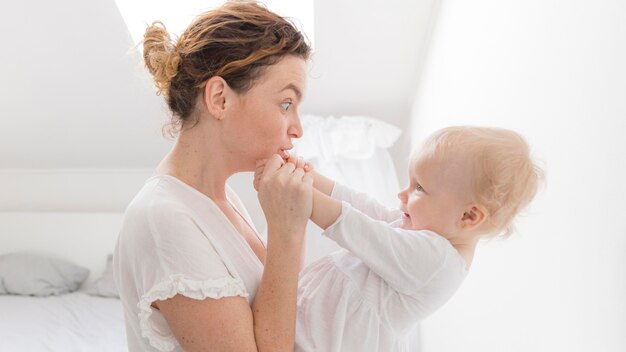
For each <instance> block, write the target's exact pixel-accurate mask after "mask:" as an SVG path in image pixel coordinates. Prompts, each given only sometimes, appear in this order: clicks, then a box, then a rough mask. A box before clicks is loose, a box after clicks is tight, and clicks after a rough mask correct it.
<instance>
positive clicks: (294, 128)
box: [287, 113, 304, 138]
mask: <svg viewBox="0 0 626 352" xmlns="http://www.w3.org/2000/svg"><path fill="white" fill-rule="evenodd" d="M287 134H289V137H291V138H300V137H302V134H304V131H303V130H302V124H301V123H300V116H299V114H297V113H295V114H293V117H292V118H291V123H290V124H289V129H288V130H287Z"/></svg>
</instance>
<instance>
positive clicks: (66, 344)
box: [0, 211, 127, 352]
mask: <svg viewBox="0 0 626 352" xmlns="http://www.w3.org/2000/svg"><path fill="white" fill-rule="evenodd" d="M121 221H122V214H121V213H113V212H109V213H105V212H102V213H100V212H97V213H92V212H49V211H46V212H0V351H17V352H21V351H28V352H39V351H63V352H72V351H89V352H92V351H93V352H98V351H115V352H119V351H126V350H127V347H126V334H125V327H124V318H123V311H122V304H121V301H120V300H119V298H117V297H116V296H117V290H116V289H115V288H114V282H113V280H112V279H113V277H112V271H111V265H110V261H109V260H108V259H109V257H110V254H111V253H112V252H113V249H114V246H115V240H116V238H117V233H118V231H119V228H120V225H121ZM17 254H28V255H29V256H33V257H27V259H24V258H22V261H17V260H13V261H12V262H7V259H6V258H7V257H12V256H15V255H17ZM28 258H30V259H28ZM33 258H35V259H36V258H39V259H40V261H41V260H45V261H44V262H43V263H42V262H40V261H39V262H36V263H35V262H34V261H33ZM42 258H44V259H42ZM60 263H64V264H62V265H61V264H60ZM55 265H56V266H55ZM52 269H54V270H52ZM55 273H57V274H58V273H61V275H59V276H58V277H57V278H56V280H57V281H55V279H54V278H51V277H50V276H51V275H53V274H55ZM59 280H60V281H59ZM64 280H65V281H64ZM68 281H71V284H72V285H67V283H68ZM43 283H45V285H44V284H43ZM60 288H62V289H60Z"/></svg>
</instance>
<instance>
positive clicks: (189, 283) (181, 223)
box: [135, 204, 248, 351]
mask: <svg viewBox="0 0 626 352" xmlns="http://www.w3.org/2000/svg"><path fill="white" fill-rule="evenodd" d="M148 223H149V226H150V231H149V232H150V236H148V237H147V238H146V243H145V244H144V246H143V247H144V250H145V255H144V256H143V257H142V260H138V261H136V262H135V266H136V267H135V272H136V277H137V278H138V279H137V289H138V292H139V297H138V298H139V300H138V303H137V308H138V319H139V329H140V331H141V336H142V337H143V338H145V339H147V340H148V341H149V343H150V345H151V346H152V347H154V348H155V349H157V350H159V351H172V350H174V349H175V348H177V347H178V346H179V343H178V341H177V340H176V338H175V337H174V335H173V333H172V332H171V330H170V329H169V326H168V324H167V322H166V321H165V318H164V317H163V315H162V314H161V313H160V312H159V310H157V309H153V308H152V303H153V302H155V301H159V300H166V299H169V298H172V297H174V296H175V295H177V294H180V295H183V296H185V297H189V298H192V299H197V300H203V299H205V298H212V299H219V298H223V297H232V296H240V297H244V298H245V297H248V292H247V290H246V287H245V285H244V282H243V281H242V279H241V278H240V277H239V275H238V274H237V273H236V272H235V271H234V268H233V267H232V266H231V265H228V264H227V263H228V262H229V261H228V259H227V258H223V257H222V256H221V255H220V254H219V253H224V252H223V251H222V250H220V248H219V245H218V243H217V242H216V241H215V240H214V239H213V235H212V233H211V229H208V228H206V226H203V225H202V224H201V223H200V222H199V221H197V218H196V217H194V214H193V212H191V211H190V210H189V209H184V208H177V206H176V205H175V204H155V205H153V206H152V207H151V208H150V211H149V213H148Z"/></svg>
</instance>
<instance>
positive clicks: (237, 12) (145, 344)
mask: <svg viewBox="0 0 626 352" xmlns="http://www.w3.org/2000/svg"><path fill="white" fill-rule="evenodd" d="M144 39H145V40H144V58H145V62H146V66H147V68H148V70H149V71H150V73H151V74H152V75H153V76H154V79H155V82H156V86H157V88H158V92H159V94H162V95H163V96H164V97H165V99H166V101H167V104H168V106H169V108H170V110H171V112H172V123H171V125H170V127H171V128H170V130H171V131H173V134H174V135H176V136H177V138H176V142H175V145H174V147H173V149H172V150H171V151H170V153H169V154H167V155H166V156H165V158H164V159H163V160H162V161H161V163H160V164H159V166H158V167H157V169H156V171H155V173H154V175H153V176H152V177H151V178H150V179H148V180H147V181H146V183H145V185H144V187H143V188H142V189H141V191H140V192H139V193H138V194H137V196H136V197H135V199H134V200H133V201H132V203H131V204H130V205H129V207H128V208H127V210H126V214H125V218H124V223H123V227H122V229H121V232H120V235H119V238H118V242H117V246H116V249H115V254H114V258H115V259H114V260H115V263H114V268H115V277H116V281H117V284H118V287H119V290H120V296H121V299H122V302H123V305H124V312H125V321H126V330H127V335H128V343H129V350H130V351H155V350H157V351H171V350H183V349H184V350H185V351H199V350H211V351H257V350H258V351H281V350H293V345H294V334H295V306H296V291H297V277H298V271H299V268H300V265H299V263H300V262H301V259H302V250H303V249H302V244H303V242H304V239H303V237H304V229H305V226H306V221H307V219H308V217H309V216H310V213H311V209H310V207H302V206H288V204H290V202H293V203H294V204H302V203H305V204H310V202H311V197H312V192H311V187H310V185H311V183H312V180H311V179H308V176H305V173H304V171H303V170H302V169H301V168H296V167H295V165H293V164H291V163H288V165H291V166H286V167H281V164H282V163H283V162H282V160H281V158H280V157H277V156H274V157H273V158H270V161H269V162H268V164H267V167H266V168H268V169H269V170H270V172H269V173H268V175H267V177H265V179H264V181H263V182H266V183H267V184H268V185H272V187H266V188H267V189H269V188H272V189H281V188H282V189H288V188H290V187H291V188H298V189H300V190H301V191H300V192H289V193H290V194H292V195H293V196H292V197H291V198H284V199H282V202H283V203H285V204H287V206H285V204H281V205H280V206H281V209H291V210H289V211H288V212H286V213H285V212H279V210H278V204H273V203H271V202H269V201H267V200H265V199H264V197H263V195H262V194H260V195H259V197H260V201H261V206H262V208H263V210H264V212H265V215H266V218H267V223H268V246H266V245H265V243H264V242H263V240H262V239H261V238H260V237H259V236H258V234H257V231H256V230H255V229H254V226H253V225H252V222H251V220H250V217H249V216H248V213H247V212H246V209H245V207H244V206H243V205H242V204H241V202H240V200H239V198H238V197H237V195H236V194H235V193H234V192H233V191H232V189H230V188H229V187H228V186H227V185H226V180H227V179H228V178H229V177H230V176H231V175H233V174H234V173H237V172H241V171H254V169H255V164H256V162H257V161H258V160H260V159H267V158H268V157H270V156H271V155H273V154H278V155H280V156H282V157H283V158H285V159H286V158H288V152H287V150H289V149H290V148H291V147H292V143H291V140H292V139H293V138H299V137H300V136H301V135H302V128H301V125H300V121H299V117H298V113H297V108H298V105H299V104H300V101H301V99H302V94H303V93H304V88H305V86H306V74H305V69H306V60H307V59H308V57H309V54H310V48H309V46H308V45H307V44H306V42H305V41H304V39H303V36H302V35H301V34H300V33H299V32H298V31H297V30H296V29H295V28H294V27H293V25H292V24H291V23H289V22H288V21H286V20H285V19H283V18H281V17H280V16H277V15H276V14H274V13H272V12H270V11H268V10H267V9H265V8H263V7H261V6H259V5H258V4H256V3H254V2H229V3H226V4H225V5H223V6H222V7H219V8H217V9H215V10H211V11H208V12H206V13H204V14H202V15H201V16H199V17H198V18H197V19H196V20H195V21H194V22H193V23H192V24H191V25H190V26H189V28H187V30H186V31H185V32H184V33H183V34H182V36H181V37H180V38H179V39H178V40H177V41H176V42H172V41H171V40H170V37H169V35H168V33H167V31H166V30H165V28H164V26H163V25H162V24H160V23H154V24H153V25H152V26H150V27H149V28H148V29H147V30H146V34H145V38H144ZM303 181H304V182H303ZM261 188H263V187H261Z"/></svg>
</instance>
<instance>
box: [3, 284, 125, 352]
mask: <svg viewBox="0 0 626 352" xmlns="http://www.w3.org/2000/svg"><path fill="white" fill-rule="evenodd" d="M126 346H127V345H126V334H125V328H124V316H123V312H122V304H121V302H120V300H119V299H116V298H103V297H94V296H89V295H86V294H84V293H81V292H75V293H71V294H66V295H60V296H50V297H41V298H40V297H25V296H12V295H0V351H29V352H30V351H34V352H37V351H59V352H61V351H63V352H67V351H94V352H99V351H107V352H108V351H111V352H113V351H115V352H119V351H127V350H128V348H127V347H126Z"/></svg>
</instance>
